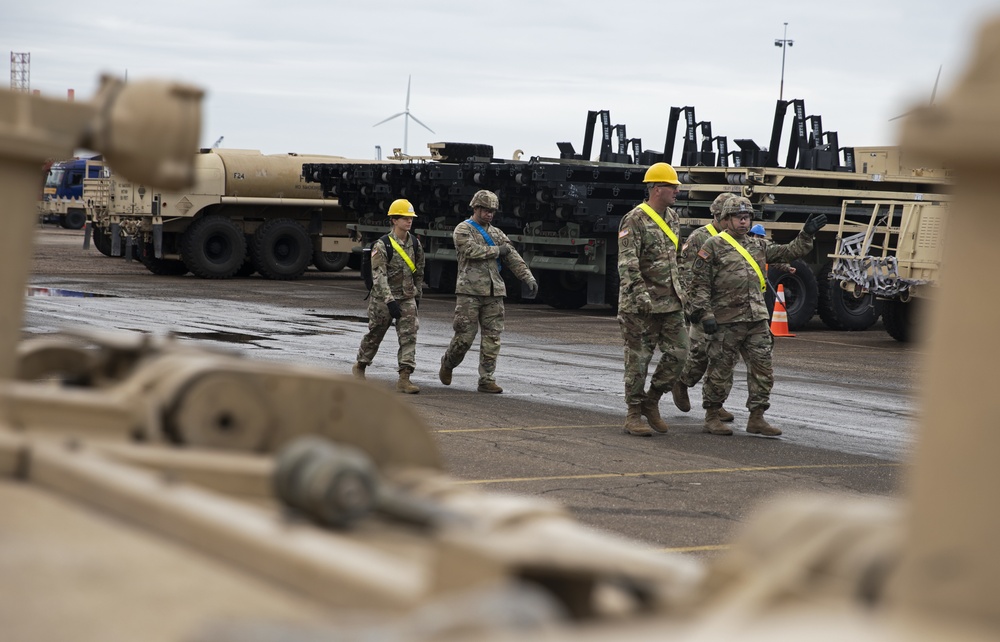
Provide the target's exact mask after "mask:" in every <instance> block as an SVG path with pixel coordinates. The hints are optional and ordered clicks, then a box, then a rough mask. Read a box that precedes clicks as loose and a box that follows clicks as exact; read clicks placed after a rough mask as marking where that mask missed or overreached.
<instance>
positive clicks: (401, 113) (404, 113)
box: [372, 111, 406, 127]
mask: <svg viewBox="0 0 1000 642" xmlns="http://www.w3.org/2000/svg"><path fill="white" fill-rule="evenodd" d="M404 115H406V112H405V111H401V112H399V113H398V114H393V115H392V116H389V117H388V118H386V119H385V120H380V121H378V122H377V123H375V124H374V125H372V127H378V126H379V125H381V124H382V123H387V122H389V121H390V120H392V119H393V118H399V117H400V116H404Z"/></svg>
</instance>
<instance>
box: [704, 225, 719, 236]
mask: <svg viewBox="0 0 1000 642" xmlns="http://www.w3.org/2000/svg"><path fill="white" fill-rule="evenodd" d="M705 229H706V230H708V233H709V234H711V235H712V236H718V235H719V231H718V230H716V229H715V227H714V226H713V225H712V224H711V223H709V224H708V225H706V226H705Z"/></svg>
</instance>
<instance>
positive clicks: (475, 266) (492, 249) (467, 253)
mask: <svg viewBox="0 0 1000 642" xmlns="http://www.w3.org/2000/svg"><path fill="white" fill-rule="evenodd" d="M482 227H483V229H485V230H486V233H487V234H489V235H490V238H492V239H493V242H494V243H495V245H493V246H491V245H487V243H486V239H484V238H483V236H482V234H480V233H479V230H477V229H476V228H475V227H473V226H472V224H471V223H469V222H468V221H462V222H461V223H459V224H458V225H457V226H455V231H454V232H453V233H452V239H453V240H454V242H455V251H456V253H457V254H458V280H457V281H456V283H455V294H456V297H455V321H454V329H455V336H454V337H452V339H451V343H450V344H449V345H448V350H447V351H446V352H445V353H444V357H443V358H442V359H441V365H442V367H445V368H448V369H454V368H457V367H458V365H459V364H461V363H462V360H463V359H465V354H466V353H467V352H468V351H469V348H471V347H472V342H473V341H474V340H475V338H476V333H477V332H478V330H479V328H480V327H482V329H483V337H482V339H481V341H480V343H479V385H480V386H482V385H484V384H488V383H493V382H494V378H493V373H494V372H495V371H496V367H497V357H498V356H499V355H500V334H501V333H502V332H503V320H504V307H503V298H504V296H506V294H507V288H506V286H505V285H504V281H503V277H502V276H500V268H499V266H498V265H497V259H498V258H500V246H501V245H507V246H509V247H510V251H509V252H508V253H507V255H506V256H505V257H503V258H501V259H500V260H501V261H502V263H503V265H505V266H507V268H508V269H509V270H511V271H512V272H514V274H515V276H517V278H518V279H520V280H521V281H524V282H526V283H531V282H534V280H535V278H534V277H533V276H532V275H531V270H529V269H528V266H527V264H526V263H525V262H524V259H522V258H521V255H520V254H518V253H517V250H515V249H514V248H513V246H512V245H511V244H510V239H508V238H507V235H506V234H504V233H503V232H502V231H500V230H499V229H497V228H495V227H493V226H492V225H483V226H482Z"/></svg>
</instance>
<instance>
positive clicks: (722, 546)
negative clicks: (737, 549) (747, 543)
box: [656, 544, 732, 553]
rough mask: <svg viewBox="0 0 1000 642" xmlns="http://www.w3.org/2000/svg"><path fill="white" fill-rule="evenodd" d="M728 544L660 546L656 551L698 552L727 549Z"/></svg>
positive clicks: (728, 547)
mask: <svg viewBox="0 0 1000 642" xmlns="http://www.w3.org/2000/svg"><path fill="white" fill-rule="evenodd" d="M730 548H732V547H731V546H730V545H729V544H714V545H710V546H678V547H676V548H660V549H657V551H656V552H657V553H699V552H701V551H728V550H729V549H730Z"/></svg>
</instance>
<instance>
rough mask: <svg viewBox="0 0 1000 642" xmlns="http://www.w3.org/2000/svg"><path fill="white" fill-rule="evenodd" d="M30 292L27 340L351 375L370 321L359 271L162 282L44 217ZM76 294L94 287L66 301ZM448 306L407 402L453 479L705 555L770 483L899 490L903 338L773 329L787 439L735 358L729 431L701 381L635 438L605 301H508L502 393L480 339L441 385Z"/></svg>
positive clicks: (442, 298) (907, 367) (429, 309)
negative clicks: (772, 431) (138, 347)
mask: <svg viewBox="0 0 1000 642" xmlns="http://www.w3.org/2000/svg"><path fill="white" fill-rule="evenodd" d="M31 286H32V287H33V292H32V293H33V294H35V295H36V296H31V297H29V299H28V302H27V308H26V315H25V326H24V327H25V333H26V334H27V335H37V334H43V333H48V332H54V331H57V330H59V329H63V328H67V327H77V328H79V327H83V328H86V327H95V328H101V329H110V328H114V329H120V330H128V331H140V332H154V333H161V334H162V333H166V332H172V333H174V334H176V335H178V336H180V337H182V338H183V339H184V340H191V341H201V342H205V344H206V345H212V346H214V347H225V348H227V349H231V350H234V351H237V352H240V353H242V354H245V355H247V356H248V357H251V358H256V359H264V360H278V361H284V362H292V363H300V364H307V365H311V366H314V367H318V368H326V369H329V370H332V371H335V372H338V373H343V374H347V373H349V372H350V366H351V364H352V363H353V361H354V357H355V354H356V351H357V347H358V344H359V342H360V340H361V337H362V336H363V334H364V332H365V331H366V329H367V319H366V312H365V311H366V302H365V301H364V295H365V292H364V288H363V285H362V284H361V279H360V277H359V275H358V273H357V272H355V271H352V270H345V271H343V272H339V273H321V272H318V271H315V270H310V271H308V272H307V273H306V274H305V275H304V276H303V277H302V278H301V279H299V280H297V281H292V282H279V281H268V280H265V279H262V278H260V277H259V276H254V277H250V278H245V279H234V280H227V281H206V280H202V279H198V278H195V277H193V276H191V275H187V276H183V277H159V276H155V275H153V274H151V273H149V272H148V271H147V270H146V269H145V268H144V267H143V266H142V265H141V264H139V263H135V262H126V261H125V260H123V259H112V258H107V257H104V256H102V255H100V254H98V253H97V252H96V250H94V249H90V250H88V251H85V250H83V249H82V233H81V232H70V231H66V230H61V229H58V228H53V227H41V228H39V235H38V238H37V245H36V258H35V262H34V267H33V272H32V277H31ZM46 288H48V289H49V290H48V291H46ZM53 288H54V289H61V290H63V291H64V292H61V293H60V292H55V293H53V292H52V291H51V289H53ZM73 293H76V294H86V295H88V296H58V295H59V294H73ZM52 294H56V296H53V295H52ZM453 309H454V297H453V296H450V295H446V294H438V293H433V292H428V293H427V294H425V297H424V301H423V303H422V305H421V309H420V313H421V319H420V324H421V325H420V333H419V338H418V351H417V366H418V367H417V371H416V372H415V373H414V375H413V381H414V383H416V384H417V385H419V386H421V388H422V391H421V393H420V394H418V395H411V396H406V397H404V399H405V401H406V402H408V403H412V404H413V405H414V406H415V408H416V409H417V410H418V412H419V414H420V415H421V416H422V417H423V418H424V419H425V420H426V423H427V427H428V429H429V430H431V431H433V433H434V434H435V436H436V438H437V441H438V444H439V446H440V448H441V451H442V454H443V455H444V458H445V461H446V462H447V466H448V469H449V470H450V472H451V473H452V474H454V475H455V476H456V477H457V478H459V479H460V480H461V483H469V484H478V485H481V486H483V487H485V488H488V489H496V490H498V491H504V492H517V493H526V494H530V495H537V496H543V497H547V498H550V499H554V500H557V501H559V502H562V503H563V504H565V505H566V506H568V507H569V508H570V509H571V510H572V511H573V512H574V514H576V515H577V516H578V517H579V519H581V520H582V521H583V522H585V523H588V524H592V525H594V526H597V527H601V528H605V529H609V530H613V531H616V532H619V533H621V534H623V535H626V536H629V537H632V538H635V539H637V540H640V544H639V545H643V546H650V547H653V548H657V549H665V550H678V551H692V552H700V553H703V554H712V552H713V551H717V550H720V549H724V548H725V547H726V542H727V541H729V539H730V537H731V535H732V532H733V529H734V528H737V527H738V525H739V523H740V522H741V521H743V520H744V519H745V518H746V517H747V515H748V513H749V512H750V511H752V510H753V509H754V507H755V506H757V505H758V504H759V503H760V502H762V501H765V500H767V499H769V498H771V497H773V496H775V495H776V494H782V493H788V492H838V493H850V494H862V495H867V494H871V495H893V494H895V493H896V492H898V489H899V488H900V485H901V480H902V479H903V471H904V467H903V465H902V464H901V462H903V461H905V459H906V456H907V453H908V450H909V447H910V445H911V443H912V434H911V433H912V430H913V418H914V417H915V416H916V411H917V408H916V406H915V404H916V401H917V399H916V396H915V394H914V389H915V381H914V373H915V372H916V371H917V367H918V366H917V364H918V363H919V360H920V347H919V346H917V345H911V344H900V343H897V342H896V341H894V340H893V339H892V338H890V337H889V336H888V335H887V334H886V333H885V332H884V331H883V330H882V328H881V325H880V324H878V325H876V326H875V327H874V328H872V329H871V330H868V331H864V332H850V333H848V332H834V331H830V330H826V329H825V328H824V327H823V326H822V324H821V323H820V322H819V321H818V319H816V320H814V321H812V322H811V323H810V324H809V326H808V327H807V328H805V329H803V330H802V331H799V332H797V335H798V336H796V337H794V338H778V339H776V346H775V370H776V385H775V390H774V393H773V395H772V408H771V410H770V411H769V412H768V419H769V420H770V421H772V423H775V424H776V425H778V426H780V427H781V428H782V429H783V430H784V431H785V434H784V435H783V436H782V437H780V438H777V439H768V438H761V437H756V436H751V435H748V434H747V433H746V432H744V430H743V428H744V427H745V424H746V419H747V416H748V412H747V411H746V409H745V408H744V407H743V405H744V402H745V399H746V384H745V381H744V380H743V377H742V370H741V369H738V370H737V376H736V381H735V385H734V389H733V393H732V395H731V397H730V401H729V403H727V408H728V409H729V410H730V411H732V412H734V413H735V414H736V421H735V422H734V430H735V432H736V434H735V435H733V436H731V437H719V436H713V435H708V434H705V433H703V432H702V431H701V418H702V414H701V411H700V409H699V408H697V406H699V405H700V403H699V402H700V391H699V390H698V389H697V388H696V389H694V390H692V402H693V405H694V406H696V408H695V409H693V410H692V411H691V412H689V413H682V412H680V411H678V410H677V409H676V408H674V407H673V405H672V403H671V401H670V398H669V396H667V397H664V399H663V401H662V402H661V411H662V412H663V414H664V417H665V419H666V421H667V422H668V423H669V424H670V427H671V429H670V432H669V433H668V434H666V435H654V436H653V437H649V438H639V437H633V436H629V435H626V434H623V433H622V432H621V428H620V427H621V424H622V422H623V420H624V414H625V413H624V411H625V408H624V402H623V398H624V391H623V384H622V348H621V338H620V335H619V331H618V324H617V321H616V319H615V317H614V314H613V313H612V312H611V310H610V309H608V308H607V307H590V306H588V307H587V308H584V309H582V310H574V311H561V310H554V309H552V308H549V307H548V306H545V305H542V304H531V303H519V304H508V305H507V320H506V330H505V332H504V335H503V347H502V349H501V357H500V361H499V365H498V369H497V381H498V383H499V384H500V385H501V386H503V387H504V393H503V394H502V395H486V394H481V393H477V392H476V390H475V387H476V380H477V374H476V364H477V360H478V353H477V352H476V350H475V348H474V349H473V351H471V352H470V353H469V355H468V356H467V357H466V361H465V362H464V363H463V364H462V365H461V366H459V368H457V369H456V370H455V376H454V382H453V384H452V385H451V386H449V387H445V386H443V385H441V384H440V383H439V382H438V381H437V368H438V362H439V359H440V356H441V354H443V352H444V349H445V346H446V345H447V343H448V341H449V339H450V337H451V315H452V312H453ZM396 345H397V344H396V341H395V337H394V335H393V332H392V331H391V330H390V332H389V334H387V336H386V339H385V341H384V342H383V344H382V349H381V351H380V352H379V354H378V356H377V357H376V360H375V363H373V364H372V366H370V367H369V368H368V373H369V379H370V380H372V381H373V383H375V384H376V385H384V386H386V387H391V386H392V384H393V383H394V381H395V352H396ZM740 368H742V366H741V367H740Z"/></svg>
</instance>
